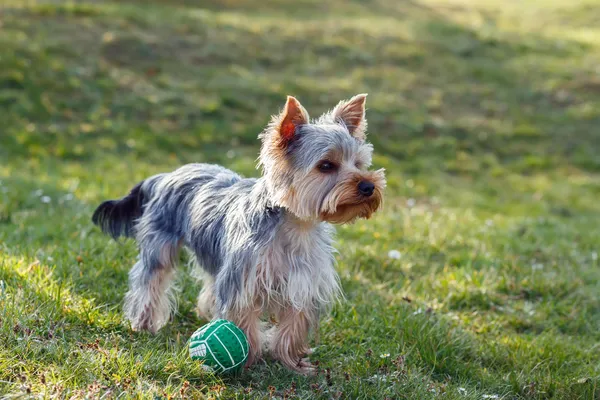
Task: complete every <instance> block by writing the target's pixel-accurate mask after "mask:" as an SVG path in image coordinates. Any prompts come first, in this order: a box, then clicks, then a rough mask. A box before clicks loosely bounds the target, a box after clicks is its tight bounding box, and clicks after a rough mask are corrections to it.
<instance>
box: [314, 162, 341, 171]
mask: <svg viewBox="0 0 600 400" xmlns="http://www.w3.org/2000/svg"><path fill="white" fill-rule="evenodd" d="M318 168H319V171H321V172H323V173H328V172H333V171H335V170H336V169H337V165H335V164H334V163H332V162H330V161H321V162H320V163H319V167H318Z"/></svg>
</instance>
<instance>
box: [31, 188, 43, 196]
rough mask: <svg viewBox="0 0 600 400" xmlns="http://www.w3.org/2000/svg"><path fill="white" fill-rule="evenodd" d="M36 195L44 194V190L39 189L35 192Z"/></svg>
mask: <svg viewBox="0 0 600 400" xmlns="http://www.w3.org/2000/svg"><path fill="white" fill-rule="evenodd" d="M33 194H34V195H36V196H37V197H40V196H41V195H43V194H44V191H43V190H42V189H38V190H36V191H35V192H33Z"/></svg>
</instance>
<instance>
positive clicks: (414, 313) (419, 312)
mask: <svg viewBox="0 0 600 400" xmlns="http://www.w3.org/2000/svg"><path fill="white" fill-rule="evenodd" d="M419 314H423V309H421V308H419V309H418V310H417V311H415V312H413V315H419Z"/></svg>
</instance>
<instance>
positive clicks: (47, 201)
mask: <svg viewBox="0 0 600 400" xmlns="http://www.w3.org/2000/svg"><path fill="white" fill-rule="evenodd" d="M41 200H42V203H46V204H48V203H50V202H51V201H52V199H51V198H50V196H42V198H41Z"/></svg>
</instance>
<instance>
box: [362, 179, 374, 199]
mask: <svg viewBox="0 0 600 400" xmlns="http://www.w3.org/2000/svg"><path fill="white" fill-rule="evenodd" d="M374 190H375V185H374V184H373V182H369V181H361V182H360V183H359V184H358V191H359V192H360V194H362V195H363V196H367V197H369V196H370V195H372V194H373V191H374Z"/></svg>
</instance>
